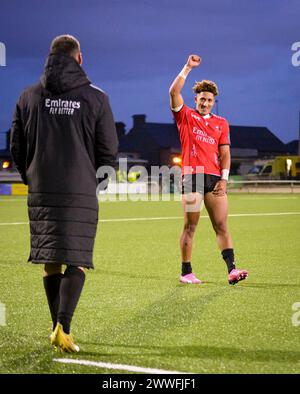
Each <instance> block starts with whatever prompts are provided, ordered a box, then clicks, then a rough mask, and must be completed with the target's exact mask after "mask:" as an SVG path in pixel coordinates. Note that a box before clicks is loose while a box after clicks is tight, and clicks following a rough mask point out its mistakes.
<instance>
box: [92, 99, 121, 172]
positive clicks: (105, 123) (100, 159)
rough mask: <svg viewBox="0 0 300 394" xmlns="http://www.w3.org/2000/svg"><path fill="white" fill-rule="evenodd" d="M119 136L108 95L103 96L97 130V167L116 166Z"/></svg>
mask: <svg viewBox="0 0 300 394" xmlns="http://www.w3.org/2000/svg"><path fill="white" fill-rule="evenodd" d="M117 153H118V137H117V131H116V125H115V121H114V117H113V114H112V111H111V107H110V104H109V100H108V97H107V95H104V96H103V102H102V108H101V113H100V116H99V118H98V120H97V122H96V130H95V158H96V169H98V168H99V167H101V166H111V167H113V168H115V167H116V158H117Z"/></svg>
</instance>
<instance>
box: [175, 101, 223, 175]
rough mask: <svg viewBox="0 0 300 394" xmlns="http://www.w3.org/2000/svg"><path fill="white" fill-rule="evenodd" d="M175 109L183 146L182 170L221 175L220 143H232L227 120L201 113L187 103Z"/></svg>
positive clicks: (191, 172) (187, 172) (188, 172)
mask: <svg viewBox="0 0 300 394" xmlns="http://www.w3.org/2000/svg"><path fill="white" fill-rule="evenodd" d="M172 112H173V115H174V118H175V121H176V125H177V128H178V131H179V136H180V142H181V147H182V173H183V174H194V173H195V174H196V173H204V174H211V175H217V176H219V175H220V174H221V170H220V163H219V146H221V145H230V138H229V125H228V122H227V120H226V119H224V118H221V117H220V116H217V115H214V114H210V115H208V116H207V115H206V116H201V115H200V114H199V112H197V111H196V110H194V109H192V108H189V107H188V106H186V105H183V107H182V108H181V110H180V111H178V112H175V111H172Z"/></svg>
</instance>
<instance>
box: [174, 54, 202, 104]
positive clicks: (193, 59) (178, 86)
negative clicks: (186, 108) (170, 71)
mask: <svg viewBox="0 0 300 394" xmlns="http://www.w3.org/2000/svg"><path fill="white" fill-rule="evenodd" d="M200 63H201V58H200V57H199V56H197V55H190V56H189V58H188V60H187V62H186V64H185V65H184V67H183V69H182V70H181V71H180V73H179V74H178V75H177V77H176V78H175V79H174V81H173V83H172V85H171V86H170V89H169V94H170V105H171V109H173V110H175V111H176V110H177V111H179V110H180V109H181V107H182V106H183V97H182V95H181V91H182V88H183V86H184V84H185V80H186V78H187V76H188V75H189V73H190V72H191V70H192V69H193V68H195V67H198V66H199V65H200Z"/></svg>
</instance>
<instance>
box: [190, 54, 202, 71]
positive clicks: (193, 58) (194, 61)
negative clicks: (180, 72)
mask: <svg viewBox="0 0 300 394" xmlns="http://www.w3.org/2000/svg"><path fill="white" fill-rule="evenodd" d="M200 63H201V57H200V56H198V55H190V56H189V58H188V60H187V62H186V65H187V66H188V67H191V68H195V67H198V66H200Z"/></svg>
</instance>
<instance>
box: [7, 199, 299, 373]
mask: <svg viewBox="0 0 300 394" xmlns="http://www.w3.org/2000/svg"><path fill="white" fill-rule="evenodd" d="M229 200H230V214H253V213H257V214H266V213H270V215H261V216H259V215H256V216H247V215H244V216H231V217H230V218H229V226H230V230H231V233H232V236H233V240H234V247H235V254H236V261H237V264H238V267H240V268H245V269H248V270H249V273H250V276H249V278H248V280H246V281H244V282H241V283H239V284H237V285H235V286H229V285H228V283H227V275H226V269H225V264H224V262H223V260H222V259H221V257H220V252H219V250H218V249H217V246H216V241H215V235H214V233H213V230H212V228H211V224H210V221H209V219H208V218H207V217H205V216H207V214H206V212H205V210H203V216H204V217H203V218H202V219H201V220H200V224H199V227H198V231H197V234H196V239H195V246H194V253H193V261H192V263H193V270H194V272H195V273H196V274H197V276H198V277H200V278H201V279H202V280H204V281H205V283H204V284H203V285H196V286H195V285H182V284H180V283H179V281H178V277H179V273H180V253H179V245H178V238H179V234H180V232H181V228H182V220H181V219H180V218H178V217H180V216H181V205H180V203H179V202H175V201H171V202H162V201H161V202H130V201H128V202H103V203H102V204H100V214H99V218H100V219H101V220H103V219H109V220H108V221H103V222H100V223H99V227H98V234H97V238H96V243H95V251H94V263H95V270H94V271H90V272H88V273H87V280H86V284H85V288H84V290H83V293H82V296H81V299H80V302H79V305H78V308H77V310H76V313H75V316H74V320H73V324H72V332H73V334H74V336H75V338H76V341H77V342H78V344H79V345H80V347H81V352H80V353H79V354H77V355H71V356H70V355H61V354H60V353H57V352H56V351H55V350H54V349H52V348H51V346H50V344H49V340H48V336H49V334H50V332H51V323H50V315H49V312H48V306H47V302H46V298H45V295H44V289H43V284H42V266H40V265H37V266H35V265H32V264H30V263H26V261H27V257H28V253H29V227H28V225H27V224H11V225H8V224H5V223H20V222H27V220H28V219H27V209H26V200H25V198H24V197H23V198H18V197H4V196H2V197H0V251H1V259H0V303H2V304H5V306H6V325H5V326H4V325H3V326H0V372H1V373H110V372H112V371H111V370H109V369H97V368H95V367H88V366H80V365H65V364H60V363H55V362H53V358H56V357H58V358H60V357H68V358H75V359H76V358H78V359H84V360H90V361H102V362H110V363H118V364H127V365H134V366H140V367H148V368H159V369H164V370H176V371H182V372H194V373H300V340H299V338H300V325H297V324H296V325H295V324H294V325H293V324H292V317H293V313H295V312H293V310H292V305H293V304H294V303H296V302H300V214H299V213H300V196H299V195H292V194H290V195H280V194H272V195H270V194H268V195H267V194H263V195H262V194H252V195H251V194H231V195H230V196H229ZM284 212H289V213H290V214H288V215H278V213H284ZM274 213H277V215H273V214H274ZM155 217H168V218H169V219H166V220H139V221H126V220H124V221H118V220H115V221H110V219H122V218H123V219H126V218H145V219H146V218H155ZM172 217H173V218H172ZM294 321H295V319H294ZM297 321H299V323H300V319H299V318H298V320H297V319H296V322H297ZM118 372H122V373H124V371H114V373H118Z"/></svg>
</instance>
